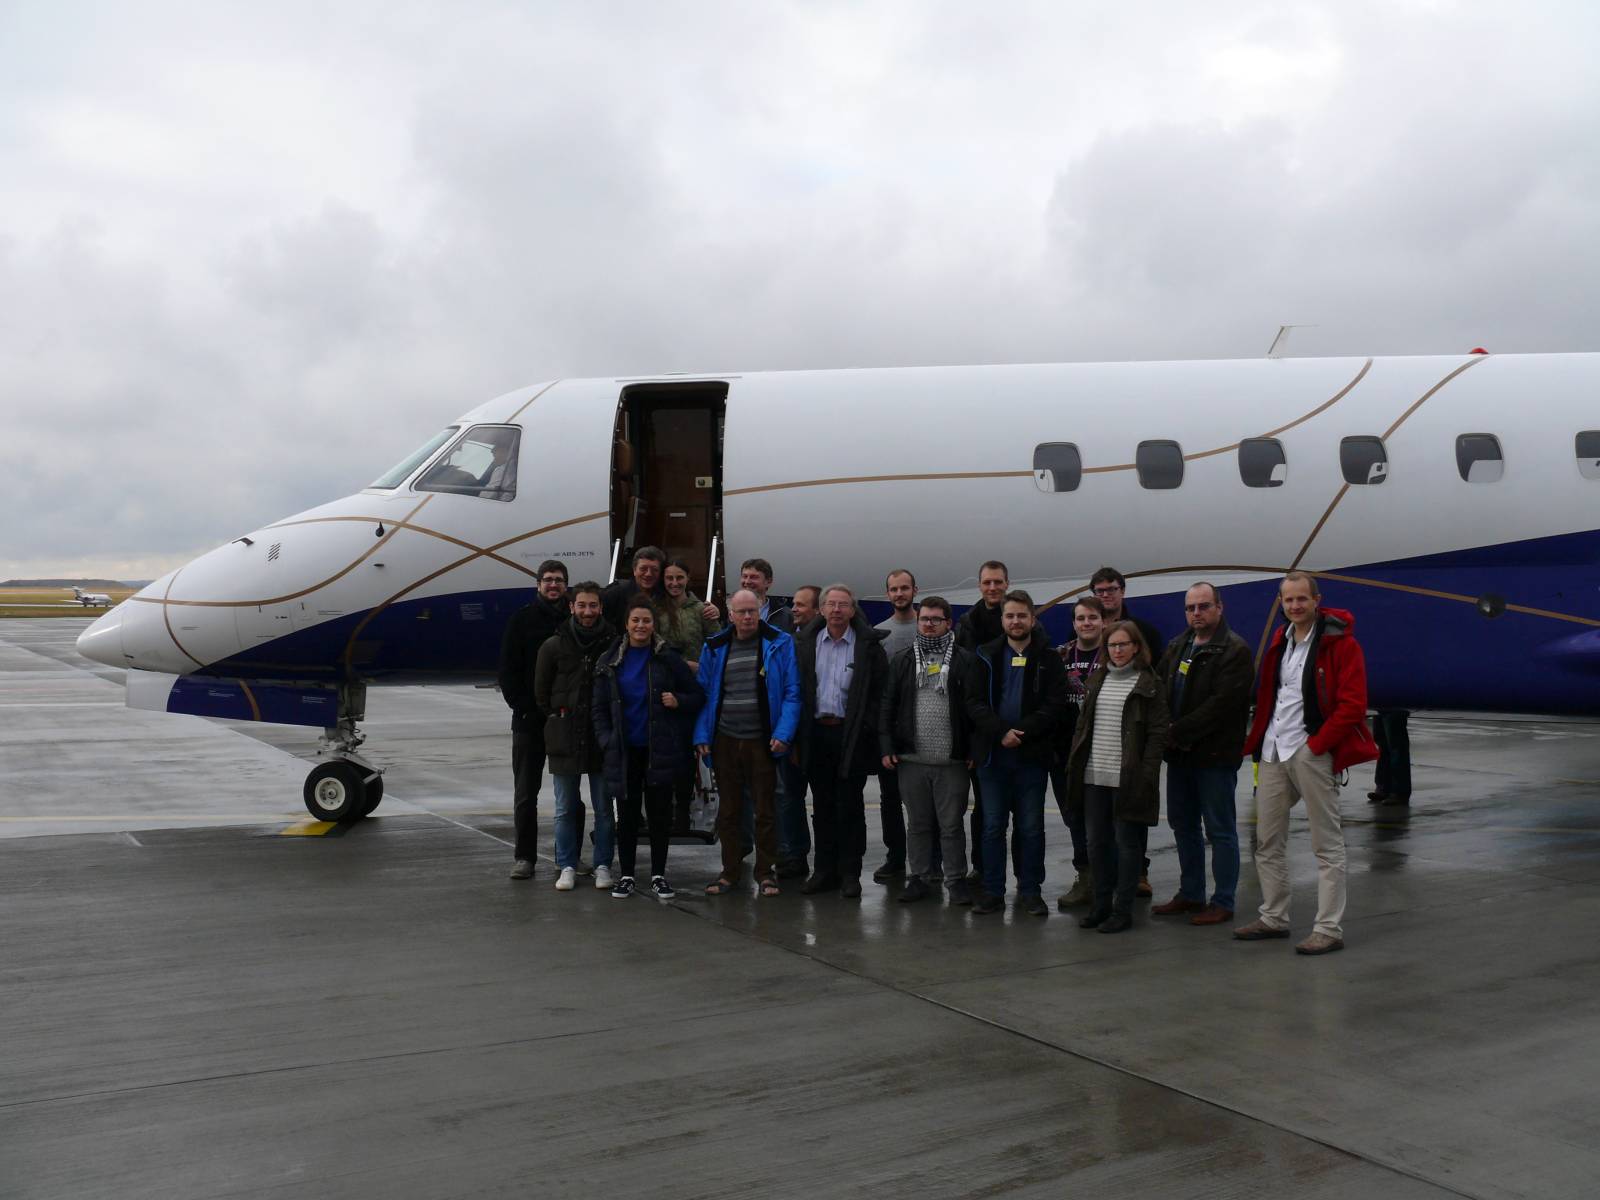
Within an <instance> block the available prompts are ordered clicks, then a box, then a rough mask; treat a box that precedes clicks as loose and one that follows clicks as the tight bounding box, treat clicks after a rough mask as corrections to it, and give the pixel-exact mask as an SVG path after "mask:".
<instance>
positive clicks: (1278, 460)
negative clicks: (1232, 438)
mask: <svg viewBox="0 0 1600 1200" xmlns="http://www.w3.org/2000/svg"><path fill="white" fill-rule="evenodd" d="M1288 477H1289V459H1288V457H1287V456H1285V454H1284V453H1283V443H1282V442H1280V441H1279V440H1278V439H1277V438H1245V439H1244V441H1242V442H1240V443H1239V478H1240V479H1242V480H1243V481H1244V485H1245V487H1253V488H1270V487H1282V486H1283V481H1284V480H1285V479H1287V478H1288Z"/></svg>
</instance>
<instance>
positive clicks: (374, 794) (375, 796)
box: [361, 775, 383, 817]
mask: <svg viewBox="0 0 1600 1200" xmlns="http://www.w3.org/2000/svg"><path fill="white" fill-rule="evenodd" d="M382 802H383V776H382V775H374V776H373V777H372V782H371V783H369V784H367V797H366V801H365V802H364V803H363V804H362V805H361V815H362V816H363V817H370V816H371V815H372V812H373V810H374V809H375V808H377V807H378V805H379V804H381V803H382Z"/></svg>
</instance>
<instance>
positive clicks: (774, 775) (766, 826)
mask: <svg viewBox="0 0 1600 1200" xmlns="http://www.w3.org/2000/svg"><path fill="white" fill-rule="evenodd" d="M711 764H712V770H713V771H715V773H716V776H717V840H718V841H719V842H721V843H722V877H723V878H724V879H726V880H728V882H730V883H738V882H739V875H740V873H741V872H742V871H743V869H744V829H743V826H744V813H745V803H744V794H745V791H746V789H748V790H749V793H750V801H751V804H752V805H753V806H754V808H755V843H756V847H755V848H756V878H757V879H770V878H771V877H772V867H773V863H774V862H776V861H777V857H778V820H777V796H776V792H777V788H778V770H777V764H776V763H774V762H773V761H772V743H771V740H770V739H768V738H735V737H729V736H728V735H727V734H725V733H719V734H717V740H716V741H715V742H713V743H712V744H711Z"/></svg>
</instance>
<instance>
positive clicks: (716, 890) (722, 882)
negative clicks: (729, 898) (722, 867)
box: [706, 878, 734, 896]
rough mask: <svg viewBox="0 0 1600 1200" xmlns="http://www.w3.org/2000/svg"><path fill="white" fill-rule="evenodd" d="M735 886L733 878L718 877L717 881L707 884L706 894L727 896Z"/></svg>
mask: <svg viewBox="0 0 1600 1200" xmlns="http://www.w3.org/2000/svg"><path fill="white" fill-rule="evenodd" d="M733 886H734V885H733V880H731V879H726V878H723V879H718V880H717V881H716V882H715V883H708V884H706V895H708V896H726V895H727V894H728V893H729V892H731V891H733Z"/></svg>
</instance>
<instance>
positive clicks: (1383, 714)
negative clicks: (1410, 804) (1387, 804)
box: [1372, 708, 1411, 800]
mask: <svg viewBox="0 0 1600 1200" xmlns="http://www.w3.org/2000/svg"><path fill="white" fill-rule="evenodd" d="M1410 719H1411V713H1410V712H1408V711H1407V710H1406V709H1403V708H1385V709H1380V710H1379V711H1378V712H1377V713H1376V714H1374V716H1373V718H1372V740H1373V741H1375V742H1377V743H1378V769H1377V772H1376V773H1375V776H1374V778H1373V784H1374V785H1375V786H1376V788H1377V790H1378V791H1380V792H1384V793H1386V794H1388V795H1390V796H1395V797H1398V798H1400V799H1403V800H1405V799H1410V797H1411V730H1410V729H1409V728H1407V725H1406V723H1407V722H1408V721H1409V720H1410Z"/></svg>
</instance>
